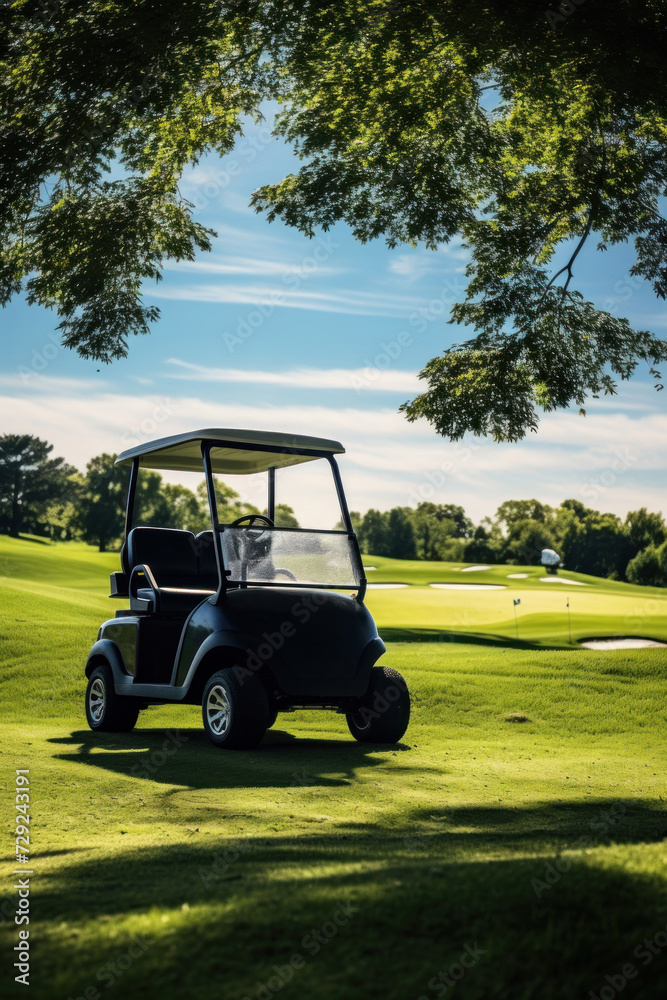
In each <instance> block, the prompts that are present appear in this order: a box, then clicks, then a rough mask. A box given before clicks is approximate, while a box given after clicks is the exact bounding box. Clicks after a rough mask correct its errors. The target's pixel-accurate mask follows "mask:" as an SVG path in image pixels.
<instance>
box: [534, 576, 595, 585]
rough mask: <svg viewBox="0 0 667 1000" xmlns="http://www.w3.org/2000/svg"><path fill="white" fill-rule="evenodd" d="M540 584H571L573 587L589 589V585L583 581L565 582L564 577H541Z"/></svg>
mask: <svg viewBox="0 0 667 1000" xmlns="http://www.w3.org/2000/svg"><path fill="white" fill-rule="evenodd" d="M539 581H540V583H569V584H571V585H572V586H573V587H587V586H588V584H587V583H583V582H582V581H581V580H565V579H564V578H563V577H562V576H541V577H539Z"/></svg>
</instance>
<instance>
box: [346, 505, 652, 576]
mask: <svg viewBox="0 0 667 1000" xmlns="http://www.w3.org/2000/svg"><path fill="white" fill-rule="evenodd" d="M352 518H353V523H354V525H355V530H356V531H357V534H358V536H359V541H360V544H361V548H362V551H363V552H364V553H366V554H368V555H374V556H390V557H393V558H395V559H426V560H429V559H444V560H447V561H452V562H480V563H491V564H493V563H513V564H517V565H531V564H532V565H538V564H539V563H540V556H541V553H542V550H543V549H555V550H556V552H558V554H559V555H560V556H561V559H562V561H563V565H564V566H566V567H567V568H568V569H571V570H574V571H576V572H579V573H590V574H591V575H593V576H604V577H608V578H609V579H612V580H628V581H629V582H630V583H638V584H645V585H648V586H656V587H661V586H665V585H667V525H666V524H665V521H664V519H663V517H662V515H661V514H655V513H651V512H649V511H647V509H646V508H645V507H642V508H640V509H639V510H635V511H630V512H629V513H628V514H627V516H626V518H625V520H622V519H621V518H620V517H617V516H616V515H615V514H609V513H602V512H601V511H598V510H592V509H590V508H588V507H585V506H584V504H583V503H581V501H579V500H564V501H563V502H562V503H561V504H560V506H559V507H550V506H549V505H548V504H544V503H541V502H540V501H539V500H506V501H505V502H504V503H502V504H501V505H500V506H499V507H498V510H497V511H496V513H495V515H494V517H493V518H488V517H486V518H484V519H483V520H482V522H481V523H480V524H479V525H477V526H475V525H474V524H473V522H472V521H471V520H470V518H469V517H467V516H466V514H465V511H464V509H463V508H462V507H459V506H456V505H454V504H435V503H426V502H425V503H420V504H418V506H417V507H416V508H414V507H394V508H392V509H391V510H388V511H379V510H373V509H371V510H368V511H367V512H366V513H365V514H364V515H363V516H362V515H361V514H360V513H358V512H356V511H355V512H354V513H353V514H352Z"/></svg>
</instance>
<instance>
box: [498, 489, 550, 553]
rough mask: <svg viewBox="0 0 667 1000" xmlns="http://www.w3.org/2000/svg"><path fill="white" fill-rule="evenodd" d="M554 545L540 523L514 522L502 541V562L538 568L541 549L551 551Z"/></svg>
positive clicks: (529, 521) (543, 525) (526, 520)
mask: <svg viewBox="0 0 667 1000" xmlns="http://www.w3.org/2000/svg"><path fill="white" fill-rule="evenodd" d="M519 502H520V501H519ZM555 544H556V543H555V541H554V537H553V534H552V532H551V531H550V530H549V528H548V527H547V526H546V525H545V524H544V523H543V522H542V521H539V520H537V519H535V520H530V519H528V518H526V519H524V520H519V521H514V522H513V523H512V525H511V527H510V530H509V533H508V535H507V538H506V539H505V541H504V545H503V549H502V561H503V562H508V563H516V564H518V565H522V566H523V565H526V564H530V565H533V566H539V565H540V562H541V559H540V556H541V555H542V549H552V548H553V547H554V546H555Z"/></svg>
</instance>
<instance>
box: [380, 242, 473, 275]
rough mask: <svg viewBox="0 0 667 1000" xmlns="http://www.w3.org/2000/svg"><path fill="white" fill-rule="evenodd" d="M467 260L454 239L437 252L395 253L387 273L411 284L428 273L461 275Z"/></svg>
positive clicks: (466, 256)
mask: <svg viewBox="0 0 667 1000" xmlns="http://www.w3.org/2000/svg"><path fill="white" fill-rule="evenodd" d="M469 259H470V254H469V252H468V251H467V250H465V249H464V248H463V246H462V244H461V241H460V240H459V239H455V240H452V241H451V242H450V243H446V244H443V245H442V246H441V247H438V249H437V250H423V249H414V250H407V251H402V252H401V253H397V254H396V255H395V256H394V257H392V259H391V260H390V261H389V272H390V273H391V274H397V275H399V276H400V277H401V278H407V279H408V281H411V282H412V281H417V280H418V279H420V278H423V277H424V276H425V275H427V274H429V273H440V274H444V273H445V272H447V273H448V274H452V273H461V272H463V271H464V270H465V264H466V263H467V261H468V260H469Z"/></svg>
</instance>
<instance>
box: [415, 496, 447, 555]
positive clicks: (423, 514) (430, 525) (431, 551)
mask: <svg viewBox="0 0 667 1000" xmlns="http://www.w3.org/2000/svg"><path fill="white" fill-rule="evenodd" d="M412 524H413V528H414V533H415V542H416V545H417V556H418V558H419V559H429V560H431V559H444V558H446V556H445V550H446V548H447V543H448V542H449V541H450V540H451V539H454V538H456V537H457V524H456V521H454V520H453V519H452V518H450V517H447V513H446V508H445V507H444V506H442V505H440V504H434V503H429V502H424V503H420V504H418V505H417V509H416V510H415V511H413V514H412Z"/></svg>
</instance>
